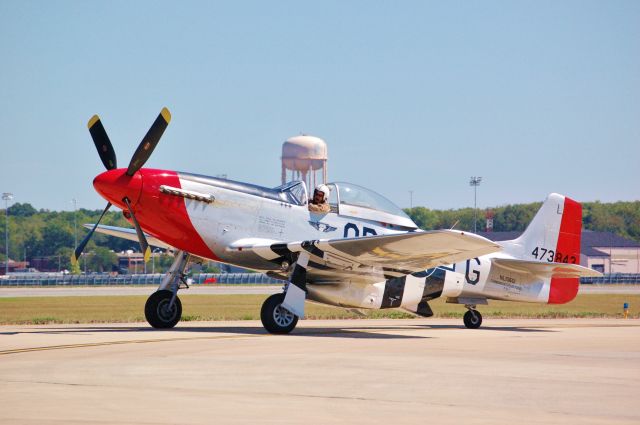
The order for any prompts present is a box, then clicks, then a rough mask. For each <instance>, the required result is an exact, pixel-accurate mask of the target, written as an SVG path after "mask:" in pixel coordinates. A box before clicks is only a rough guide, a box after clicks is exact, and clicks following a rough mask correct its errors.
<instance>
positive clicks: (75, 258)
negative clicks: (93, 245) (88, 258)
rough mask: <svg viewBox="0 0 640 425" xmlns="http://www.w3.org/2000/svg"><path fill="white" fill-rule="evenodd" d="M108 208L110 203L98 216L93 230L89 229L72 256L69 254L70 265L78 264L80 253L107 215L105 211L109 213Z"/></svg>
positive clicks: (109, 203) (108, 203)
mask: <svg viewBox="0 0 640 425" xmlns="http://www.w3.org/2000/svg"><path fill="white" fill-rule="evenodd" d="M109 208H111V202H107V206H106V207H105V209H104V211H102V214H100V218H99V219H98V221H96V224H94V225H93V229H91V230H90V231H89V233H88V234H87V236H85V237H84V239H83V240H82V242H80V245H78V246H77V247H76V250H75V251H73V254H71V263H72V264H76V263H77V262H78V258H80V255H81V254H82V251H83V250H84V248H85V247H86V246H87V244H88V243H89V239H91V236H93V232H95V231H96V228H97V227H98V224H100V221H101V220H102V217H104V215H105V214H106V213H107V211H109Z"/></svg>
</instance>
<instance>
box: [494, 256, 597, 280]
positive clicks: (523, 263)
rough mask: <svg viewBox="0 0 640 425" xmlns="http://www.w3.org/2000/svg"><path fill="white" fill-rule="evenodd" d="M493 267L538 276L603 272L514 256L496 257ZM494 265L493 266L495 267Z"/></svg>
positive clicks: (587, 274) (594, 275) (583, 275)
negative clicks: (515, 257) (519, 258)
mask: <svg viewBox="0 0 640 425" xmlns="http://www.w3.org/2000/svg"><path fill="white" fill-rule="evenodd" d="M492 262H493V267H496V268H497V269H501V270H503V271H505V272H507V273H509V272H511V273H517V274H520V275H522V274H529V275H533V276H535V277H537V278H542V279H544V278H569V279H571V278H580V277H598V276H602V273H600V272H597V271H595V270H593V269H590V268H587V267H583V266H580V265H578V264H567V263H549V262H545V261H529V260H517V259H512V258H494V259H492ZM493 267H492V268H493Z"/></svg>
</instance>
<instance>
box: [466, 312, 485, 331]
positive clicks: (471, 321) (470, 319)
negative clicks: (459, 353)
mask: <svg viewBox="0 0 640 425" xmlns="http://www.w3.org/2000/svg"><path fill="white" fill-rule="evenodd" d="M463 321H464V325H465V326H466V327H467V328H469V329H478V328H479V327H480V325H482V315H481V314H480V312H479V311H478V310H467V312H466V313H465V314H464V318H463Z"/></svg>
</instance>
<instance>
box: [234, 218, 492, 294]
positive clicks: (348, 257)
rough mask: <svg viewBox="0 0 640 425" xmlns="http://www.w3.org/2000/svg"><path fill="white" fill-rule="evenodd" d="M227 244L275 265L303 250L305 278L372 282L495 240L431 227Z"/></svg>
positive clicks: (482, 248)
mask: <svg viewBox="0 0 640 425" xmlns="http://www.w3.org/2000/svg"><path fill="white" fill-rule="evenodd" d="M227 249H229V250H232V251H233V250H237V251H252V252H254V253H256V254H257V255H259V256H261V257H262V258H265V259H267V260H270V261H272V262H274V263H275V264H279V263H281V262H282V261H285V260H287V261H290V260H289V259H290V258H292V254H294V253H298V252H301V251H303V250H304V251H307V252H309V253H310V254H311V257H310V260H309V264H308V267H307V279H308V280H309V281H310V282H313V283H338V282H345V281H349V282H356V283H357V282H360V283H372V282H380V281H382V280H385V279H390V278H393V277H400V276H404V275H407V274H411V273H415V272H419V271H424V270H426V269H429V268H432V267H437V266H442V265H446V264H452V263H456V262H459V261H463V260H466V259H468V258H474V257H479V256H481V255H485V254H489V253H491V252H496V251H499V250H500V245H498V244H496V243H495V242H492V241H490V240H488V239H485V238H483V237H481V236H478V235H474V234H468V233H465V232H460V231H454V230H436V231H429V232H409V233H399V234H392V235H379V236H366V237H361V238H345V239H326V240H314V241H302V242H291V243H268V242H267V241H260V240H240V241H237V242H236V243H234V244H232V246H230V247H229V248H227ZM280 277H285V278H286V276H284V275H283V274H280Z"/></svg>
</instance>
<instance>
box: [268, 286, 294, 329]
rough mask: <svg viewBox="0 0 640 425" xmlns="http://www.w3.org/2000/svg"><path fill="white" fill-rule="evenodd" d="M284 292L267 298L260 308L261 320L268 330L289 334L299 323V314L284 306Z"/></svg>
mask: <svg viewBox="0 0 640 425" xmlns="http://www.w3.org/2000/svg"><path fill="white" fill-rule="evenodd" d="M283 301H284V294H274V295H271V296H270V297H269V298H267V299H266V300H265V301H264V303H263V304H262V309H261V310H260V320H261V321H262V325H263V326H264V328H265V329H266V330H267V332H269V333H272V334H288V333H289V332H291V331H292V330H293V329H294V328H295V327H296V324H297V323H298V316H296V315H295V314H293V313H292V312H290V311H289V310H287V309H286V308H284V307H283V306H282V302H283Z"/></svg>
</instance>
